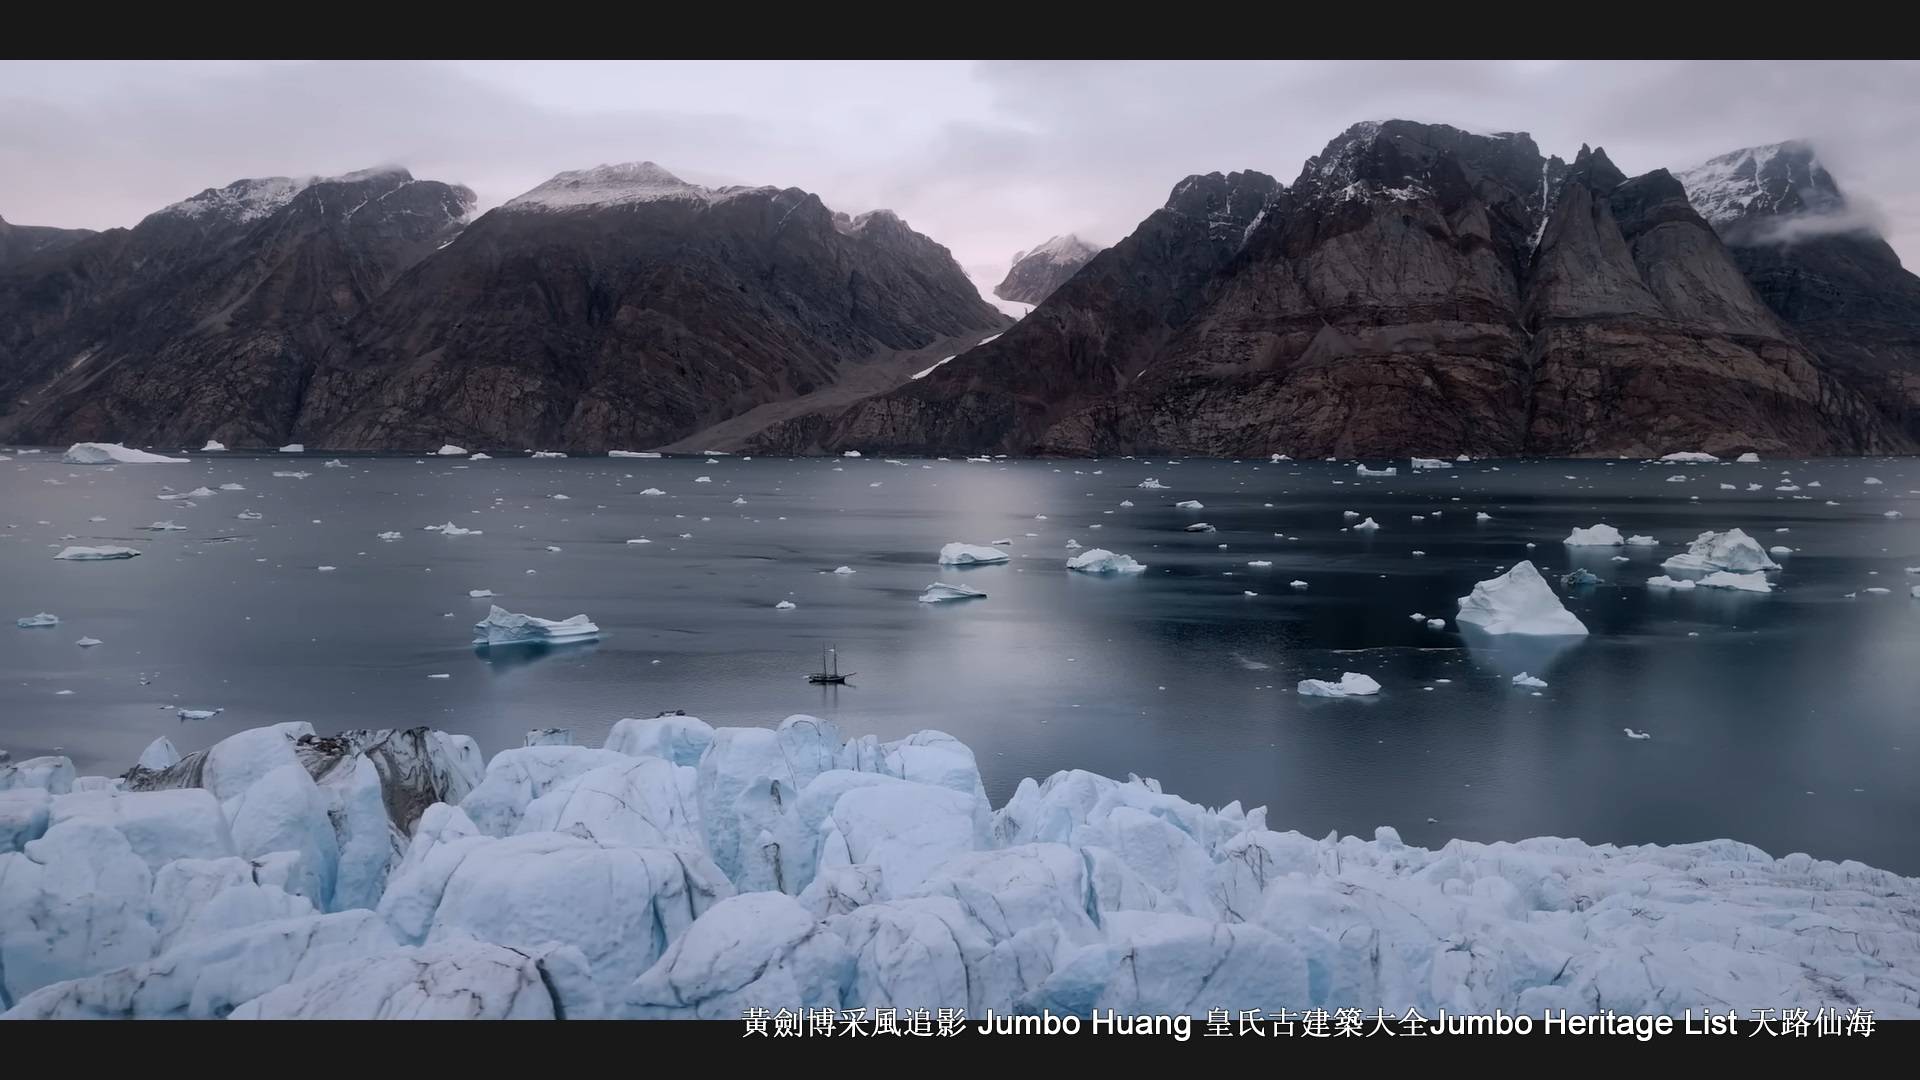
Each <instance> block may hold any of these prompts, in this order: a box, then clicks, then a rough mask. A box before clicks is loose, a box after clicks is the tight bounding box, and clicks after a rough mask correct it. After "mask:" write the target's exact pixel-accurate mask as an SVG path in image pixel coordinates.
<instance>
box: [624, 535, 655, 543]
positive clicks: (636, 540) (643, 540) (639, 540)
mask: <svg viewBox="0 0 1920 1080" xmlns="http://www.w3.org/2000/svg"><path fill="white" fill-rule="evenodd" d="M627 543H629V544H651V543H653V541H651V540H649V539H647V538H646V537H644V536H639V537H635V538H634V539H632V540H629V541H627Z"/></svg>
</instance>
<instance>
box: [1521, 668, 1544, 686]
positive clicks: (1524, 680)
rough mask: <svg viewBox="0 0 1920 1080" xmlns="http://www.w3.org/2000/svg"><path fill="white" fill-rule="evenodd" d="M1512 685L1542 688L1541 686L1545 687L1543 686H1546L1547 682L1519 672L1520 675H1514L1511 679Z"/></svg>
mask: <svg viewBox="0 0 1920 1080" xmlns="http://www.w3.org/2000/svg"><path fill="white" fill-rule="evenodd" d="M1513 685H1515V686H1531V687H1542V686H1545V685H1547V680H1545V679H1540V678H1535V677H1534V676H1532V675H1529V674H1528V673H1526V672H1524V671H1523V672H1521V673H1520V674H1518V675H1515V676H1514V677H1513Z"/></svg>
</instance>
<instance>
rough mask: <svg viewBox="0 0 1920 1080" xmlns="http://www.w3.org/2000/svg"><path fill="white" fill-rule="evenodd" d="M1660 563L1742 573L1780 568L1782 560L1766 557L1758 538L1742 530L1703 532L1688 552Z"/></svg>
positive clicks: (1668, 567)
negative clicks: (1777, 560) (1775, 560)
mask: <svg viewBox="0 0 1920 1080" xmlns="http://www.w3.org/2000/svg"><path fill="white" fill-rule="evenodd" d="M1660 566H1661V568H1662V569H1665V570H1694V571H1703V572H1704V571H1709V570H1732V571H1736V572H1740V573H1745V572H1747V571H1751V570H1778V569H1780V564H1779V563H1776V562H1774V561H1773V560H1772V559H1769V558H1767V552H1766V549H1764V548H1762V547H1761V546H1760V543H1759V541H1757V540H1755V539H1753V538H1752V537H1750V536H1748V535H1747V534H1746V533H1744V532H1741V531H1740V530H1739V529H1728V530H1727V531H1726V532H1720V533H1717V532H1703V533H1701V534H1700V535H1699V536H1697V537H1695V538H1694V540H1693V542H1692V543H1691V544H1688V545H1687V550H1686V551H1685V552H1683V553H1681V554H1679V555H1675V556H1672V557H1671V558H1669V559H1667V561H1665V562H1663V563H1661V564H1660Z"/></svg>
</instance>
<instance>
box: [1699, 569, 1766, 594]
mask: <svg viewBox="0 0 1920 1080" xmlns="http://www.w3.org/2000/svg"><path fill="white" fill-rule="evenodd" d="M1694 584H1696V585H1699V586H1700V587H1701V588H1703V589H1737V590H1739V591H1741V592H1772V591H1773V582H1771V581H1768V580H1767V575H1765V574H1763V573H1761V572H1760V571H1758V570H1755V571H1754V572H1752V573H1750V574H1736V573H1734V572H1733V571H1731V570H1715V571H1714V572H1713V573H1711V574H1708V575H1707V576H1706V577H1703V578H1701V579H1700V580H1699V581H1697V582H1695V583H1694Z"/></svg>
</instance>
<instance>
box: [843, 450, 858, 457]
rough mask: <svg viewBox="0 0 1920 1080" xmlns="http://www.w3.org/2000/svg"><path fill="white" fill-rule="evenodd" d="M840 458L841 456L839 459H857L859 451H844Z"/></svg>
mask: <svg viewBox="0 0 1920 1080" xmlns="http://www.w3.org/2000/svg"><path fill="white" fill-rule="evenodd" d="M840 456H841V457H859V456H860V451H858V450H848V451H845V452H844V453H842V454H841V455H840Z"/></svg>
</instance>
